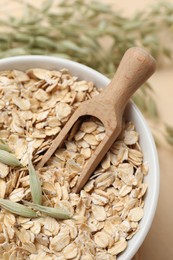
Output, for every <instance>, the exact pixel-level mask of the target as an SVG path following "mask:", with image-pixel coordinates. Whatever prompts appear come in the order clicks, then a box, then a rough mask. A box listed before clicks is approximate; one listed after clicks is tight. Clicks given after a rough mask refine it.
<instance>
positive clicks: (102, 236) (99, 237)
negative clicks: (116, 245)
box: [94, 231, 109, 248]
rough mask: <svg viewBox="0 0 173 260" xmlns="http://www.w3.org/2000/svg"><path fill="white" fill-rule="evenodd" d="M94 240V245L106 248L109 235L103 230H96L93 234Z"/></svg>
mask: <svg viewBox="0 0 173 260" xmlns="http://www.w3.org/2000/svg"><path fill="white" fill-rule="evenodd" d="M94 242H95V243H96V245H97V246H98V247H101V248H106V247H107V246H108V244H109V237H108V234H106V233H105V232H103V231H101V232H97V233H96V234H95V235H94Z"/></svg>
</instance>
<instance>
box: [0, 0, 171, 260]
mask: <svg viewBox="0 0 173 260" xmlns="http://www.w3.org/2000/svg"><path fill="white" fill-rule="evenodd" d="M41 1H42V0H37V1H36V2H37V4H39V2H41ZM100 1H102V2H104V3H111V4H112V5H113V6H114V8H116V9H121V10H122V11H123V13H124V14H126V15H132V14H133V13H134V12H135V11H137V10H140V9H142V8H145V7H146V6H148V5H150V4H153V3H154V4H156V3H158V2H160V1H158V0H141V1H137V0H121V1H115V0H100ZM165 1H167V2H173V0H165ZM30 2H31V3H32V1H30ZM7 9H9V11H13V13H14V12H19V11H20V10H18V9H17V7H16V9H14V8H13V1H9V0H1V1H0V15H1V16H3V15H4V11H5V10H7ZM150 83H151V84H152V86H153V88H154V90H155V95H156V102H157V105H158V107H159V112H160V116H161V119H162V120H163V121H164V122H165V123H168V124H172V126H173V63H172V65H171V64H170V65H169V66H167V67H166V66H165V67H163V68H162V69H158V70H157V71H156V73H155V74H154V75H153V76H152V78H151V80H150ZM157 128H159V126H158V125H156V130H157ZM158 154H159V159H160V171H161V185H160V197H159V202H158V207H157V211H156V215H155V218H154V221H153V224H152V227H151V229H150V231H149V233H148V235H147V237H146V239H145V241H144V243H143V245H142V247H141V248H140V250H139V252H138V253H137V254H136V256H135V258H134V259H135V260H171V259H173V148H170V147H169V146H168V145H167V144H166V143H164V142H163V143H162V145H161V146H160V147H159V148H158Z"/></svg>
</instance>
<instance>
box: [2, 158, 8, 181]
mask: <svg viewBox="0 0 173 260" xmlns="http://www.w3.org/2000/svg"><path fill="white" fill-rule="evenodd" d="M8 174H9V167H8V166H7V165H6V164H3V163H1V162H0V178H5V177H6V176H7V175H8Z"/></svg>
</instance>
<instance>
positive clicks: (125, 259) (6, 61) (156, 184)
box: [0, 55, 160, 260]
mask: <svg viewBox="0 0 173 260" xmlns="http://www.w3.org/2000/svg"><path fill="white" fill-rule="evenodd" d="M22 61H23V62H26V63H28V62H29V63H33V62H34V61H39V62H46V61H47V62H49V63H54V65H55V64H58V63H60V65H62V66H64V68H68V67H73V66H74V67H75V71H76V70H79V71H85V73H87V74H88V75H91V77H92V76H93V77H99V78H101V79H102V80H103V82H104V85H106V84H108V83H109V82H110V79H108V78H107V77H106V76H104V75H103V74H101V73H100V72H98V71H96V70H95V69H92V68H90V67H88V66H86V65H84V64H81V63H79V62H76V61H72V60H69V59H66V58H61V57H56V56H48V55H23V56H14V57H8V58H3V59H1V60H0V70H2V69H1V67H2V68H3V67H4V66H5V67H7V68H8V67H10V65H11V66H12V64H16V63H21V62H22ZM67 64H68V66H67ZM28 67H30V66H28ZM45 67H46V66H41V67H40V68H45ZM30 68H31V67H30ZM32 68H33V66H32ZM9 69H10V68H9ZM70 71H71V70H70ZM71 72H72V73H73V71H71ZM93 81H94V79H93ZM129 104H130V106H132V107H133V110H134V111H135V113H136V114H137V117H139V118H140V121H141V123H142V126H143V129H144V131H145V132H146V135H147V139H148V142H149V143H150V144H151V148H152V151H151V153H152V155H153V160H154V162H153V165H154V173H155V174H154V179H153V187H152V188H153V196H152V199H151V201H150V209H151V210H150V211H149V213H148V212H147V216H145V228H141V229H140V230H139V232H137V234H135V237H136V236H137V237H138V240H139V241H138V243H137V245H135V246H134V247H131V248H130V247H129V248H127V249H126V250H128V251H126V250H125V251H124V252H123V253H122V255H121V254H120V255H119V256H118V258H117V259H118V260H130V259H131V258H132V257H133V256H134V255H135V253H136V252H137V250H138V249H139V247H140V246H141V244H142V243H143V241H144V239H145V238H146V235H147V233H148V232H149V229H150V227H151V224H152V222H153V219H154V215H155V213H156V208H157V204H158V198H159V189H160V167H159V159H158V154H157V149H156V145H155V142H154V139H153V136H152V134H151V130H150V128H149V126H148V124H147V122H146V120H145V119H144V116H143V115H142V113H141V111H140V110H139V108H138V107H137V106H136V105H135V104H134V103H133V101H131V100H130V101H129ZM126 252H127V253H126Z"/></svg>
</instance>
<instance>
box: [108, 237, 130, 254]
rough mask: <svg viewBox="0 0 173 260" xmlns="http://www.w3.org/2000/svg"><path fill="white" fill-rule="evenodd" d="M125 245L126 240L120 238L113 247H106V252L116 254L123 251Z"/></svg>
mask: <svg viewBox="0 0 173 260" xmlns="http://www.w3.org/2000/svg"><path fill="white" fill-rule="evenodd" d="M126 247H127V241H126V240H125V239H124V238H122V239H120V240H119V241H118V242H116V243H115V244H114V246H113V247H111V248H110V249H108V253H110V254H112V255H118V254H119V253H121V252H122V251H124V250H125V249H126Z"/></svg>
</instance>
